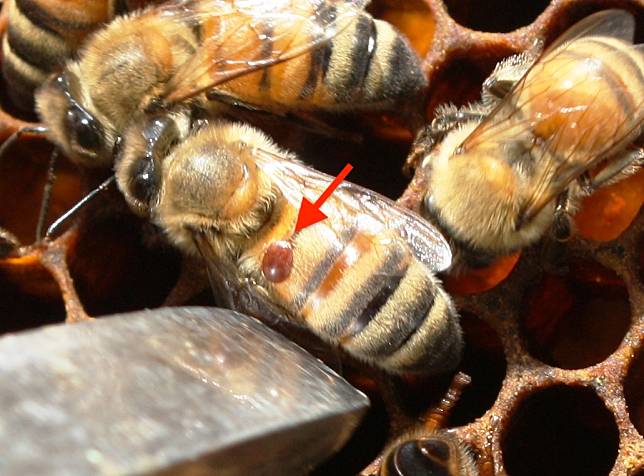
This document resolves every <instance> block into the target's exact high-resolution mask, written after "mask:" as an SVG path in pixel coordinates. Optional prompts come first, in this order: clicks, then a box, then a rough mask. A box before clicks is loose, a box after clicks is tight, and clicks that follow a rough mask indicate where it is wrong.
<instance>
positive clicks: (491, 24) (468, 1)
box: [445, 0, 550, 33]
mask: <svg viewBox="0 0 644 476" xmlns="http://www.w3.org/2000/svg"><path fill="white" fill-rule="evenodd" d="M549 3H550V1H549V0H529V1H525V2H516V1H514V0H490V1H488V2H485V8H482V5H481V3H479V2H477V1H473V0H464V1H463V0H447V1H446V2H445V4H446V5H447V10H448V12H449V14H450V16H451V17H452V18H453V19H454V20H456V21H457V22H458V23H460V24H461V25H463V26H465V27H467V28H471V29H472V30H478V31H488V32H494V33H497V32H499V33H507V32H509V31H513V30H516V29H517V28H521V27H522V26H526V25H529V24H530V23H532V22H533V21H534V20H535V19H536V18H537V17H538V16H539V15H540V14H541V12H543V11H544V10H545V9H546V7H547V6H548V4H549Z"/></svg>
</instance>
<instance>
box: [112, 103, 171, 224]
mask: <svg viewBox="0 0 644 476" xmlns="http://www.w3.org/2000/svg"><path fill="white" fill-rule="evenodd" d="M180 139H181V132H180V130H179V126H178V124H177V122H176V121H175V119H174V117H173V116H172V115H169V114H155V115H151V116H148V115H145V114H143V115H142V116H141V117H136V118H134V120H132V123H131V125H130V126H129V127H128V128H127V129H126V131H125V133H124V135H123V138H122V140H120V141H118V145H119V147H118V148H119V152H118V155H117V157H116V161H115V164H114V168H115V172H116V181H117V184H118V186H119V188H120V189H121V192H122V193H123V195H124V196H125V200H126V201H127V203H128V205H129V206H130V208H132V210H133V211H134V212H135V213H138V214H139V215H143V216H145V215H148V214H149V212H150V209H151V208H153V207H154V205H155V203H156V202H157V197H158V193H159V189H160V187H161V170H162V164H163V161H164V160H165V159H166V157H167V156H168V155H169V154H170V152H171V151H172V149H173V148H174V147H175V146H176V145H177V144H178V143H179V141H180Z"/></svg>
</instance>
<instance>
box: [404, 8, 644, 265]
mask: <svg viewBox="0 0 644 476" xmlns="http://www.w3.org/2000/svg"><path fill="white" fill-rule="evenodd" d="M634 29H635V22H634V18H633V17H632V15H630V14H629V13H627V12H626V11H623V10H605V11H602V12H599V13H596V14H594V15H591V16H590V17H587V18H586V19H584V20H582V21H580V22H579V23H577V24H576V25H574V26H573V27H571V28H570V29H569V30H568V31H567V32H566V33H564V34H563V35H562V36H561V37H559V38H558V39H557V40H556V41H555V43H554V44H552V45H551V46H550V47H549V48H548V49H547V50H546V51H545V52H544V53H543V54H541V55H540V56H538V55H536V54H535V53H534V52H527V53H524V54H520V55H517V56H514V57H510V58H509V59H507V60H505V61H503V62H501V63H499V64H498V65H497V67H496V69H495V70H494V72H493V73H492V75H491V76H490V77H489V78H488V79H487V80H486V81H485V83H484V85H483V91H482V100H481V102H479V103H476V104H474V105H470V106H465V107H463V108H460V109H457V108H455V107H453V106H444V107H442V108H440V109H439V110H438V113H437V115H436V118H435V119H434V121H433V122H432V123H431V124H430V125H429V126H428V127H427V128H426V129H425V130H424V131H423V132H422V133H421V134H420V135H419V139H418V143H417V145H416V146H417V148H420V149H422V150H423V151H424V152H423V154H424V155H425V157H424V159H423V162H422V164H421V167H423V172H424V173H426V174H427V176H428V185H427V193H426V196H425V198H424V201H423V205H424V206H423V213H424V214H425V215H426V216H428V218H429V219H430V220H432V222H433V223H435V224H437V225H438V226H439V228H440V229H441V230H442V231H443V232H444V233H445V234H446V235H447V236H448V237H449V238H450V240H451V242H452V244H453V245H454V247H455V252H456V256H457V260H459V261H460V260H463V261H464V262H465V263H467V264H469V265H482V264H486V263H489V261H490V260H491V259H492V258H494V257H496V256H498V255H503V254H510V253H512V252H514V251H516V250H519V249H521V248H524V247H526V246H528V245H530V244H532V243H534V242H535V241H537V240H538V239H539V238H540V237H541V236H542V235H543V234H544V233H545V232H546V231H547V230H548V229H549V228H550V229H551V230H552V233H553V234H554V236H555V238H557V239H558V240H562V241H563V240H566V239H568V238H569V237H570V236H571V234H572V229H573V225H572V218H571V215H572V214H573V213H574V211H575V210H576V209H577V208H578V206H579V202H580V200H581V198H583V197H584V196H587V195H589V194H591V193H592V192H593V191H594V190H596V189H597V188H599V187H601V186H603V185H606V184H609V183H613V182H615V181H618V180H619V179H621V178H623V177H625V176H627V175H629V174H631V173H633V172H634V171H636V170H638V168H639V167H640V166H641V163H642V160H643V159H644V151H643V149H642V147H640V146H638V145H637V140H638V138H640V136H641V133H642V123H643V122H644V108H643V107H642V105H643V103H644V79H643V78H644V49H643V48H644V45H641V44H640V45H633V44H632V39H633V36H634Z"/></svg>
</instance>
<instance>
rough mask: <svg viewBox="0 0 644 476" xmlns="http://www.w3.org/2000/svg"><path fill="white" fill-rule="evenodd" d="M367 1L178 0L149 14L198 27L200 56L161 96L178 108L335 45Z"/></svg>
mask: <svg viewBox="0 0 644 476" xmlns="http://www.w3.org/2000/svg"><path fill="white" fill-rule="evenodd" d="M367 3H368V0H175V1H174V2H171V3H169V4H164V5H163V6H161V7H158V8H157V9H154V10H151V11H150V12H149V13H148V14H151V15H162V16H165V17H171V18H173V19H176V21H181V22H185V23H188V24H190V25H191V26H193V27H195V28H198V29H199V31H200V34H201V37H202V38H203V40H202V44H201V46H200V47H199V48H198V50H197V51H196V53H195V54H194V55H193V56H192V58H191V59H190V60H188V61H187V62H186V63H185V64H184V65H182V66H181V67H180V68H179V69H178V70H177V71H176V72H175V74H174V76H173V78H172V79H171V80H170V82H169V83H168V85H167V88H166V90H165V92H164V94H163V98H162V99H164V100H165V101H166V102H169V103H176V102H179V101H181V100H184V99H186V98H189V97H192V96H195V95H196V94H198V93H200V92H203V91H206V90H209V89H212V88H213V87H215V86H217V85H219V84H222V83H224V82H226V81H229V80H231V79H234V78H236V77H239V76H241V75H244V74H247V73H250V72H252V71H256V70H258V69H261V68H266V67H270V66H271V65H275V64H277V63H281V62H283V61H287V60H289V59H291V58H294V57H296V56H299V55H301V54H303V53H306V52H307V51H310V50H312V49H314V48H316V47H318V46H320V45H321V44H323V43H324V42H326V41H329V40H331V39H332V38H333V37H334V36H336V35H337V34H338V33H339V32H341V31H342V30H343V29H344V28H346V27H347V26H349V24H350V23H351V21H352V20H353V19H354V18H355V17H356V16H357V15H359V14H360V12H361V11H362V10H363V9H364V7H365V6H366V5H367Z"/></svg>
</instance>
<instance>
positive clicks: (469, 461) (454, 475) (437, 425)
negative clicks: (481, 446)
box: [367, 372, 479, 476]
mask: <svg viewBox="0 0 644 476" xmlns="http://www.w3.org/2000/svg"><path fill="white" fill-rule="evenodd" d="M470 380H471V379H470V377H469V376H468V375H466V374H464V373H462V372H459V373H457V374H456V375H455V376H454V379H453V380H452V384H451V385H450V388H449V389H448V391H447V394H446V395H445V396H444V397H443V398H442V399H441V402H440V404H439V405H438V407H436V408H434V409H433V410H432V411H431V412H430V414H429V417H428V418H426V419H425V421H424V422H423V423H422V425H421V427H420V428H416V429H414V430H412V431H409V432H407V433H405V434H404V435H402V436H400V437H398V438H396V439H395V440H394V441H393V442H392V443H391V444H389V445H388V446H387V448H386V450H385V451H384V454H383V457H382V459H381V460H380V461H379V462H377V463H375V465H376V466H378V467H379V471H377V474H379V476H417V475H446V476H478V474H479V471H478V468H477V465H476V462H475V459H474V454H473V452H472V449H471V448H470V447H469V446H467V445H466V444H465V443H463V442H462V441H461V440H460V439H459V438H458V437H457V436H456V435H454V434H453V433H450V432H448V431H446V430H443V429H441V428H442V426H443V425H444V424H445V420H446V419H447V417H448V416H449V414H450V412H451V410H452V408H453V406H454V405H455V404H456V402H457V401H458V399H459V398H460V395H461V393H462V391H463V388H464V387H465V386H466V385H468V384H469V383H470ZM373 465H374V464H372V465H371V466H373ZM371 466H370V467H369V468H368V471H367V474H373V473H372V472H371V471H370V470H371Z"/></svg>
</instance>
